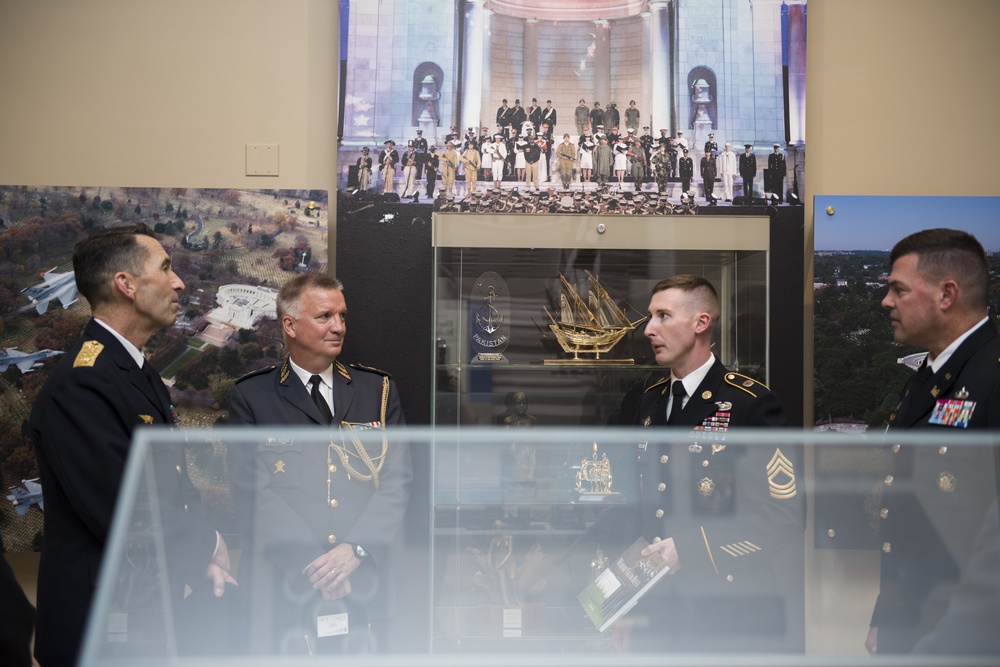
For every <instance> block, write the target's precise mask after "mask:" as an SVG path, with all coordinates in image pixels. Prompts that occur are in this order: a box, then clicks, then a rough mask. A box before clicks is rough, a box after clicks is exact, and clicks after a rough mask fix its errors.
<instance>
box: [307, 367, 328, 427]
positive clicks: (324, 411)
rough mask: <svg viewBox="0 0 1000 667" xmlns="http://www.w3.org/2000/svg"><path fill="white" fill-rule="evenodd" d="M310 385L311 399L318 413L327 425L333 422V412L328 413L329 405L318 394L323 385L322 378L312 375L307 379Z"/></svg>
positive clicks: (321, 395) (320, 394)
mask: <svg viewBox="0 0 1000 667" xmlns="http://www.w3.org/2000/svg"><path fill="white" fill-rule="evenodd" d="M309 382H310V384H312V399H313V402H314V403H315V404H316V407H317V408H319V413H320V414H321V415H323V420H324V421H325V422H326V423H327V424H329V423H330V422H332V421H333V412H331V411H330V404H329V403H327V402H326V399H325V398H323V394H322V393H320V390H319V386H320V385H321V384H323V378H321V377H320V376H318V375H313V376H312V377H310V378H309Z"/></svg>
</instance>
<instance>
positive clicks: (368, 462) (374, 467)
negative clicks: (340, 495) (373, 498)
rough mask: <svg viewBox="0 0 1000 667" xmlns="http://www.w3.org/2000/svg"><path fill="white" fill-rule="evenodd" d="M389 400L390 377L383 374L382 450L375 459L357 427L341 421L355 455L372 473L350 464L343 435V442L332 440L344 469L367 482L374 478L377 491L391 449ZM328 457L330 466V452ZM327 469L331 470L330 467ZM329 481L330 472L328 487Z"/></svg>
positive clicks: (331, 447)
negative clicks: (388, 425)
mask: <svg viewBox="0 0 1000 667" xmlns="http://www.w3.org/2000/svg"><path fill="white" fill-rule="evenodd" d="M388 400H389V378H388V377H385V376H383V377H382V404H381V407H380V410H379V416H380V418H381V423H382V451H381V452H380V453H379V455H378V456H376V457H375V458H374V459H372V457H371V456H369V455H368V451H367V450H366V449H365V446H364V444H362V442H361V440H360V439H359V438H358V436H357V431H358V429H357V427H355V426H354V425H352V424H348V423H346V422H341V429H343V430H346V431H347V433H348V435H349V437H350V439H351V443H352V444H353V445H354V451H355V452H357V453H356V454H355V456H357V457H359V458H360V459H361V461H362V463H364V464H365V467H366V468H368V470H369V471H370V472H371V474H370V475H367V474H364V473H361V472H358V470H356V469H355V468H354V466H352V465H351V464H350V462H349V461H350V458H349V457H350V456H351V453H350V452H348V451H347V446H346V445H345V444H344V443H343V436H341V444H339V445H338V444H336V443H334V442H332V441H331V442H330V449H332V450H333V451H335V452H337V456H338V457H339V458H340V463H341V465H343V466H344V470H346V471H347V474H348V475H350V476H353V477H357V478H358V479H359V480H361V481H362V482H367V481H369V480H372V482H373V483H374V484H375V490H376V491H377V490H378V474H379V473H380V472H381V471H382V466H384V465H385V455H386V452H388V451H389V437H388V435H387V433H386V431H385V426H386V423H385V415H386V406H387V404H388ZM343 430H342V431H341V433H343ZM327 459H328V466H329V462H330V461H329V454H328V455H327ZM327 469H328V470H329V467H328V468H327ZM329 483H330V479H329V473H328V474H327V486H328V487H329ZM327 495H329V488H328V489H327Z"/></svg>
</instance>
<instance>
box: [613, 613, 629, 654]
mask: <svg viewBox="0 0 1000 667" xmlns="http://www.w3.org/2000/svg"><path fill="white" fill-rule="evenodd" d="M632 624H633V622H632V620H631V619H628V618H620V619H618V622H617V623H615V625H614V627H613V628H611V645H612V646H613V647H614V648H615V653H628V652H629V651H630V649H631V646H632V641H631V640H632Z"/></svg>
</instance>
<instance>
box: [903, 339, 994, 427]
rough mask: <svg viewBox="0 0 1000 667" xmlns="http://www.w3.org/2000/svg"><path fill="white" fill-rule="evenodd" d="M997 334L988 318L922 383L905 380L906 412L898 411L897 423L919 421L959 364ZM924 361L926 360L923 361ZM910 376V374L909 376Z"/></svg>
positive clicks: (956, 372) (949, 382)
mask: <svg viewBox="0 0 1000 667" xmlns="http://www.w3.org/2000/svg"><path fill="white" fill-rule="evenodd" d="M996 335H997V332H996V329H995V328H994V327H993V325H992V324H991V323H990V322H989V321H987V322H986V323H984V324H983V325H982V326H981V327H979V328H978V329H976V330H975V331H973V332H972V333H971V334H969V337H968V338H966V339H965V340H964V341H962V344H961V345H959V346H958V349H957V350H955V352H954V353H953V354H952V355H951V357H949V358H948V361H947V362H945V364H944V366H942V367H941V368H939V369H938V371H937V373H934V375H932V376H931V377H930V379H929V380H927V381H926V382H924V383H923V385H922V386H911V384H912V382H911V383H907V390H908V394H907V395H906V397H905V398H904V399H903V401H904V402H906V401H907V400H908V401H909V403H908V405H907V406H906V408H905V413H903V414H900V415H897V420H896V421H897V423H896V424H895V425H896V426H897V427H906V426H913V425H914V424H916V423H917V422H920V421H922V420H923V419H924V418H925V417H927V415H928V414H929V413H930V412H931V410H933V409H934V405H935V404H936V403H937V401H938V399H941V398H944V397H946V396H947V395H948V392H950V391H951V389H952V386H953V385H954V384H955V382H956V381H957V380H958V375H959V373H961V372H962V368H963V367H964V366H965V364H966V363H967V362H968V361H969V359H971V358H972V355H974V354H975V353H976V352H978V351H979V349H980V348H981V347H982V346H983V345H985V344H986V343H988V342H989V341H990V340H992V339H993V338H994V337H995V336H996ZM924 363H927V362H926V361H925V362H924ZM911 380H912V378H911Z"/></svg>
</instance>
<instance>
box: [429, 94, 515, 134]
mask: <svg viewBox="0 0 1000 667" xmlns="http://www.w3.org/2000/svg"><path fill="white" fill-rule="evenodd" d="M513 120H514V110H513V109H511V108H510V107H509V106H507V98H504V99H503V101H501V102H500V106H499V107H497V128H498V129H499V131H500V133H501V134H503V137H504V139H509V138H510V127H511V122H512V121H513ZM518 129H521V128H518ZM446 141H451V139H450V138H449V139H446Z"/></svg>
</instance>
